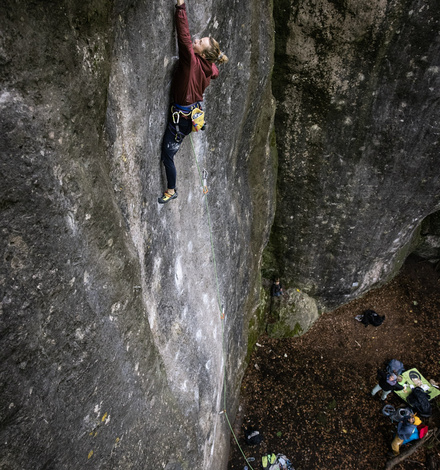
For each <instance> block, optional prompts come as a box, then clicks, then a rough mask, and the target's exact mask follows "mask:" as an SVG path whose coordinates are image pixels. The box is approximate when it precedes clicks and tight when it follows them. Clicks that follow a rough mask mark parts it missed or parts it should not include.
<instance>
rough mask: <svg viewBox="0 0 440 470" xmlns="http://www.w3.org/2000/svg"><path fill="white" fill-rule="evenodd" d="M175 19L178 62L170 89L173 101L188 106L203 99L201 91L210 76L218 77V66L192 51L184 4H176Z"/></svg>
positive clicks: (208, 82) (209, 79)
mask: <svg viewBox="0 0 440 470" xmlns="http://www.w3.org/2000/svg"><path fill="white" fill-rule="evenodd" d="M175 20H176V29H177V39H178V44H179V63H178V66H177V70H176V72H175V74H174V77H173V82H172V85H171V90H172V94H173V100H174V103H176V104H180V105H181V106H188V105H189V104H192V103H196V102H197V101H202V100H203V92H204V91H205V89H206V87H207V86H208V85H209V84H210V82H211V78H217V77H218V68H217V66H216V65H215V64H213V63H211V62H209V60H206V59H204V58H203V57H201V56H200V55H198V54H196V53H195V52H194V49H193V44H192V39H191V34H190V33H189V25H188V17H187V16H186V5H185V4H183V5H176V14H175Z"/></svg>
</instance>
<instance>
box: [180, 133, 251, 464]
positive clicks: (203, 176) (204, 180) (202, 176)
mask: <svg viewBox="0 0 440 470" xmlns="http://www.w3.org/2000/svg"><path fill="white" fill-rule="evenodd" d="M189 138H190V141H191V146H192V150H193V154H194V159H195V162H196V167H197V171H198V173H199V178H200V184H201V186H202V189H203V194H204V195H205V196H206V194H207V193H208V186H207V178H208V172H207V171H206V170H205V169H203V173H202V172H201V171H200V165H199V161H198V160H197V154H196V150H195V148H194V142H193V140H192V137H191V135H190V136H189ZM204 199H205V205H206V213H207V216H208V228H209V238H210V242H211V253H212V260H213V264H214V273H215V282H216V287H217V302H218V308H219V312H220V320H221V326H222V354H223V409H222V410H221V411H220V412H219V415H221V414H224V415H225V418H226V421H227V423H228V427H229V430H230V432H231V434H232V436H233V438H234V440H235V442H236V444H237V446H238V449H239V450H240V452H241V454H242V455H243V457H244V460H245V461H246V463H247V464H248V465H249V470H254V468H253V467H252V465H251V464H250V462H251V461H253V460H255V459H253V458H252V457H249V458H248V457H246V455H245V453H244V451H243V449H242V448H241V446H240V444H239V442H238V439H237V436H236V435H235V432H234V429H233V427H232V423H231V422H230V421H229V416H228V412H227V410H226V364H227V357H226V347H225V307H224V305H223V303H222V301H221V296H220V287H219V280H218V271H217V263H216V259H215V250H214V241H213V236H212V225H211V215H210V213H209V205H208V197H205V198H204Z"/></svg>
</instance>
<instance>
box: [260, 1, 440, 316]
mask: <svg viewBox="0 0 440 470" xmlns="http://www.w3.org/2000/svg"><path fill="white" fill-rule="evenodd" d="M274 15H275V23H276V38H277V43H276V66H275V69H274V74H273V90H274V95H275V96H276V98H277V117H276V130H277V140H278V144H279V145H278V146H279V176H278V203H277V206H278V210H277V214H276V218H275V224H274V228H273V232H272V237H271V242H270V250H268V253H267V255H268V260H269V261H268V263H267V266H268V267H269V269H268V273H270V272H271V271H273V270H274V269H277V270H278V272H279V273H280V274H282V276H283V278H284V281H285V283H286V284H287V285H290V286H294V287H298V288H300V289H302V290H303V291H304V292H306V293H307V294H309V295H310V296H312V297H314V298H315V299H316V300H317V302H318V304H319V305H320V306H321V307H323V308H330V307H334V306H337V305H340V304H342V303H345V302H347V301H349V300H350V299H353V298H355V297H357V296H359V295H362V294H363V293H365V292H366V291H367V290H368V289H370V288H371V287H373V286H375V285H378V284H379V283H383V282H385V281H386V280H387V279H389V278H390V277H391V276H392V275H393V274H394V273H395V272H396V271H397V270H398V269H399V267H400V266H401V264H402V262H403V261H404V259H405V257H406V255H407V254H408V253H409V252H410V251H411V249H412V243H413V242H414V241H415V239H416V238H417V236H418V228H419V226H420V223H421V221H422V220H423V219H424V218H425V217H427V216H428V215H429V214H431V213H433V212H435V211H438V209H439V207H440V174H439V170H438V169H439V133H440V108H439V106H438V104H439V98H440V94H439V90H440V86H439V85H440V68H439V66H440V63H439V58H440V37H439V20H440V4H439V3H438V2H437V1H435V0H426V1H425V0H390V1H384V0H375V1H373V2H361V1H357V0H349V1H346V2H341V1H333V0H301V1H296V2H293V3H292V2H289V1H284V0H276V1H275V9H274Z"/></svg>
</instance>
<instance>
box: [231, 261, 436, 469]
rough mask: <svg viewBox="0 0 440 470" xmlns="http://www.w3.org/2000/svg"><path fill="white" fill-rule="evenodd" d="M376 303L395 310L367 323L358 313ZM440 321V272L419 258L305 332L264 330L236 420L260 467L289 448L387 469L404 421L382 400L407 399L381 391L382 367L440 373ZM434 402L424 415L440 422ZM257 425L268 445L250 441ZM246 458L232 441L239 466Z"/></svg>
mask: <svg viewBox="0 0 440 470" xmlns="http://www.w3.org/2000/svg"><path fill="white" fill-rule="evenodd" d="M367 309H373V310H375V311H376V312H377V313H379V314H380V315H385V317H386V318H385V321H384V323H383V324H382V325H381V326H379V327H377V328H375V327H373V326H371V325H370V326H368V327H365V326H364V325H363V324H362V323H359V322H358V321H356V320H355V319H354V317H355V316H356V315H358V314H360V313H362V312H363V311H365V310H367ZM439 323H440V276H439V273H438V272H436V271H435V269H434V267H433V266H432V265H431V264H429V263H427V262H422V261H419V260H416V259H411V260H409V261H408V262H407V263H406V264H405V266H404V267H403V268H402V270H401V272H400V274H399V275H398V276H397V277H396V278H395V279H394V280H393V281H392V282H390V283H389V284H388V285H387V286H385V287H382V288H380V289H377V290H374V291H372V292H370V293H368V294H367V295H365V296H364V297H363V298H361V299H358V300H356V301H354V302H352V303H350V304H348V305H345V306H343V307H341V308H339V309H337V310H335V311H333V312H331V313H326V314H324V315H323V316H322V317H321V318H320V319H319V320H318V321H317V322H316V323H315V325H314V326H313V327H312V329H311V330H310V331H309V332H307V333H306V334H305V335H303V336H302V337H300V338H290V339H283V340H275V339H271V338H269V337H268V336H263V337H261V338H260V339H259V341H258V343H259V344H260V345H261V346H259V347H258V346H257V347H256V348H255V351H254V352H253V355H252V357H251V360H250V363H249V367H248V370H247V372H246V375H245V377H244V380H243V383H242V389H241V401H240V410H241V411H239V413H238V415H237V419H236V423H235V425H234V426H235V430H236V433H237V437H238V440H239V443H240V445H241V446H242V448H243V451H244V452H245V454H246V456H247V457H255V459H256V460H255V462H251V465H252V468H254V469H260V468H262V467H261V456H262V455H264V454H265V453H267V452H274V453H283V454H285V455H286V456H287V457H288V458H289V459H290V460H291V462H292V463H293V465H294V467H295V470H317V469H322V470H326V469H333V470H349V469H357V470H370V469H371V470H377V469H382V468H384V467H385V463H386V461H387V459H388V457H387V453H388V452H389V451H390V450H391V449H390V443H391V441H392V439H393V435H394V433H395V429H396V426H395V424H392V423H391V421H390V419H389V418H387V417H386V416H384V415H383V414H382V408H383V406H384V404H386V403H388V404H392V405H394V406H395V407H396V408H397V407H399V406H401V405H404V402H403V401H402V400H401V399H400V398H399V397H398V396H397V395H395V394H394V393H392V394H390V396H389V397H388V399H387V400H386V402H382V401H381V400H380V396H379V395H380V394H378V395H377V396H376V397H372V396H371V389H372V388H373V387H374V385H375V384H376V383H377V382H376V371H377V369H378V368H379V367H384V365H385V364H386V362H387V361H388V360H390V359H392V358H396V359H399V360H401V361H402V362H403V363H404V365H405V368H407V369H409V368H411V367H417V368H418V370H419V371H420V372H421V373H422V375H424V377H425V378H427V379H428V380H429V379H434V380H436V381H437V382H440V329H439V326H440V325H439ZM432 404H433V410H434V413H433V416H432V417H431V418H430V419H429V420H426V419H425V420H423V422H424V423H425V424H428V425H429V426H430V427H434V426H436V427H440V398H437V399H434V400H433V401H432ZM247 426H249V427H255V428H257V429H258V430H259V431H260V432H261V433H262V434H263V437H264V440H263V442H262V443H261V444H260V445H258V446H253V447H250V446H247V445H246V444H245V442H244V433H243V428H244V427H247ZM439 451H440V445H437V446H436V447H434V448H432V449H422V450H420V451H418V452H417V453H416V454H414V455H413V456H411V458H410V460H407V461H405V462H404V463H402V464H400V465H398V466H396V467H395V468H396V469H397V470H399V469H400V470H403V469H405V470H414V469H418V468H420V469H423V468H437V467H436V466H435V465H438V463H435V464H433V462H438V461H439ZM427 462H429V464H428V463H427ZM245 464H246V462H245V460H244V458H243V457H242V455H241V453H240V451H239V449H238V446H237V444H236V443H235V442H234V441H233V440H231V455H230V462H229V469H230V470H232V469H243V468H244V465H245ZM433 465H434V466H433Z"/></svg>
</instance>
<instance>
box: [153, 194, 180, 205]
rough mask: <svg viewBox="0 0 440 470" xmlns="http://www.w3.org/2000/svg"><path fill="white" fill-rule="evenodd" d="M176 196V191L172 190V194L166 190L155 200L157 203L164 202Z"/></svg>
mask: <svg viewBox="0 0 440 470" xmlns="http://www.w3.org/2000/svg"><path fill="white" fill-rule="evenodd" d="M176 198H177V191H174V194H169V193H167V192H166V191H165V192H164V193H163V195H162V196H161V197H160V198H158V200H157V202H158V203H159V204H166V203H167V202H168V201H171V199H176Z"/></svg>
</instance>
